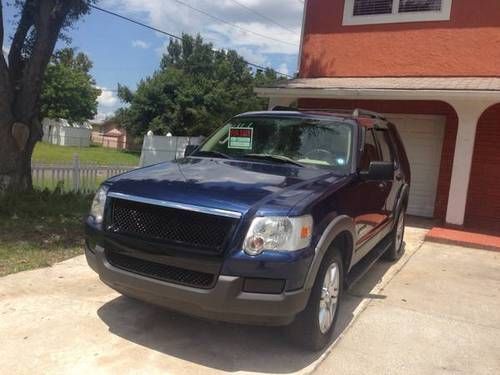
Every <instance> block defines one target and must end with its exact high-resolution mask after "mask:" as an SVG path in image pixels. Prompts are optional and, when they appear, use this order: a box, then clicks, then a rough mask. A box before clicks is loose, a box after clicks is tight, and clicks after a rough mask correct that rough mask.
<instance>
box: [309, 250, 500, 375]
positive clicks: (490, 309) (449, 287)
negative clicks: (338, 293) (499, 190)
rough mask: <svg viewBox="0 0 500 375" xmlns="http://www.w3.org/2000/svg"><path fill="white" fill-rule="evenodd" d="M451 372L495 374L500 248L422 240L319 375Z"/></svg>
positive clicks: (499, 347) (499, 361)
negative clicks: (416, 250)
mask: <svg viewBox="0 0 500 375" xmlns="http://www.w3.org/2000/svg"><path fill="white" fill-rule="evenodd" d="M351 293H355V290H354V291H352V292H351ZM449 373H463V374H499V373H500V254H499V253H493V252H488V251H481V250H473V249H466V248H461V247H454V246H450V245H441V244H433V243H425V244H424V245H423V246H422V247H421V248H420V250H419V251H418V252H416V253H415V254H414V255H413V257H412V258H411V259H410V261H409V262H408V263H407V264H406V266H405V267H404V268H403V269H402V270H401V271H400V272H399V273H398V274H397V275H396V276H395V277H394V278H393V279H392V280H391V282H390V283H389V284H388V285H387V286H386V288H385V289H382V290H381V291H380V292H379V293H378V294H377V295H374V296H373V297H372V301H371V302H370V303H369V305H368V306H367V308H366V309H365V310H364V311H363V313H362V314H360V315H359V317H358V319H357V320H356V321H355V323H354V324H353V325H352V326H351V327H350V329H349V330H348V331H346V332H345V333H344V337H343V338H342V339H341V340H339V341H338V343H337V345H336V346H335V348H334V349H333V351H332V353H331V354H330V356H329V357H328V358H327V359H326V360H325V361H324V362H323V363H322V364H321V365H320V366H319V368H318V370H317V374H339V375H340V374H449Z"/></svg>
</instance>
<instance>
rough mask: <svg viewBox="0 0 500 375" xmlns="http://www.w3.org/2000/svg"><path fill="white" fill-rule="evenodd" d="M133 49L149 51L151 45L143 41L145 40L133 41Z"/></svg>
mask: <svg viewBox="0 0 500 375" xmlns="http://www.w3.org/2000/svg"><path fill="white" fill-rule="evenodd" d="M132 47H134V48H142V49H148V48H149V47H151V44H149V43H147V42H145V41H143V40H133V41H132Z"/></svg>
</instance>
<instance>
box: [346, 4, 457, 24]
mask: <svg viewBox="0 0 500 375" xmlns="http://www.w3.org/2000/svg"><path fill="white" fill-rule="evenodd" d="M354 1H355V0H345V5H344V18H343V21H342V25H343V26H353V25H375V24H385V23H404V22H427V21H449V20H450V18H451V5H452V2H453V0H442V1H443V3H442V6H441V10H440V11H435V12H432V11H430V12H405V13H399V1H400V0H393V4H392V14H372V15H369V16H354Z"/></svg>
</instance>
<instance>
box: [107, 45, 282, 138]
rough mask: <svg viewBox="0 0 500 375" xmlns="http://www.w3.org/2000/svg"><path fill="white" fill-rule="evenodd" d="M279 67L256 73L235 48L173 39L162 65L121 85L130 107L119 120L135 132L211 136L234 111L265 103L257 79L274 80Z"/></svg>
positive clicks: (258, 106)
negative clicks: (134, 83)
mask: <svg viewBox="0 0 500 375" xmlns="http://www.w3.org/2000/svg"><path fill="white" fill-rule="evenodd" d="M277 79H278V77H277V75H276V72H274V71H272V70H270V69H269V70H267V71H265V72H258V73H257V74H255V75H254V74H253V73H252V71H251V70H250V69H249V68H248V65H247V63H246V62H245V61H244V59H243V58H242V57H241V56H239V55H238V54H237V53H236V52H235V51H225V50H214V49H213V45H212V44H210V43H204V42H203V39H202V38H201V37H200V36H197V37H195V38H194V37H191V36H188V35H183V37H182V40H181V41H170V44H169V46H168V49H167V53H166V54H165V55H164V56H163V58H162V61H161V64H160V68H159V69H158V70H157V71H156V72H155V73H154V74H153V75H152V76H151V77H148V78H146V79H144V80H142V81H141V82H140V83H139V85H138V87H137V90H136V91H135V92H132V91H131V90H130V89H129V88H127V87H123V86H120V87H119V90H118V96H119V97H120V99H121V100H122V101H124V102H126V103H129V106H128V107H127V108H122V109H120V110H119V111H118V112H117V113H116V116H117V119H118V120H119V121H120V122H121V123H122V124H123V125H124V126H125V127H126V128H127V129H128V130H130V131H131V133H133V134H135V135H144V134H145V133H146V132H147V131H148V130H152V131H153V132H155V133H158V134H166V133H168V132H172V133H173V134H175V135H208V134H210V133H211V132H212V131H213V130H214V129H216V128H217V127H219V126H220V125H221V124H222V123H223V122H224V121H226V120H227V119H229V118H230V117H232V116H234V115H235V114H238V113H241V112H245V111H250V110H258V109H263V108H265V107H266V100H264V99H262V98H258V97H257V96H256V95H255V93H254V92H253V89H254V87H255V85H256V84H264V83H266V82H269V81H271V80H272V81H275V80H277Z"/></svg>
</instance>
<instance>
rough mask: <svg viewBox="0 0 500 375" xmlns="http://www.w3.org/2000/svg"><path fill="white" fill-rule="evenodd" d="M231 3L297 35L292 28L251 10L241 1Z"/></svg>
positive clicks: (233, 0) (235, 0)
mask: <svg viewBox="0 0 500 375" xmlns="http://www.w3.org/2000/svg"><path fill="white" fill-rule="evenodd" d="M231 1H232V2H233V3H235V4H238V5H239V6H240V7H242V8H244V9H246V10H248V11H249V12H251V13H254V14H256V15H258V16H259V17H262V18H263V19H265V20H267V21H269V22H271V23H273V24H275V25H276V26H279V27H281V28H282V29H284V30H286V31H289V32H291V33H292V34H297V32H296V31H294V30H292V29H291V28H289V27H287V26H283V25H282V24H280V23H278V22H276V21H275V20H273V19H272V18H271V17H268V16H266V15H265V14H262V13H260V12H258V11H256V10H255V9H253V8H250V7H249V6H246V5H245V4H242V3H240V2H239V1H237V0H231Z"/></svg>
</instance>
